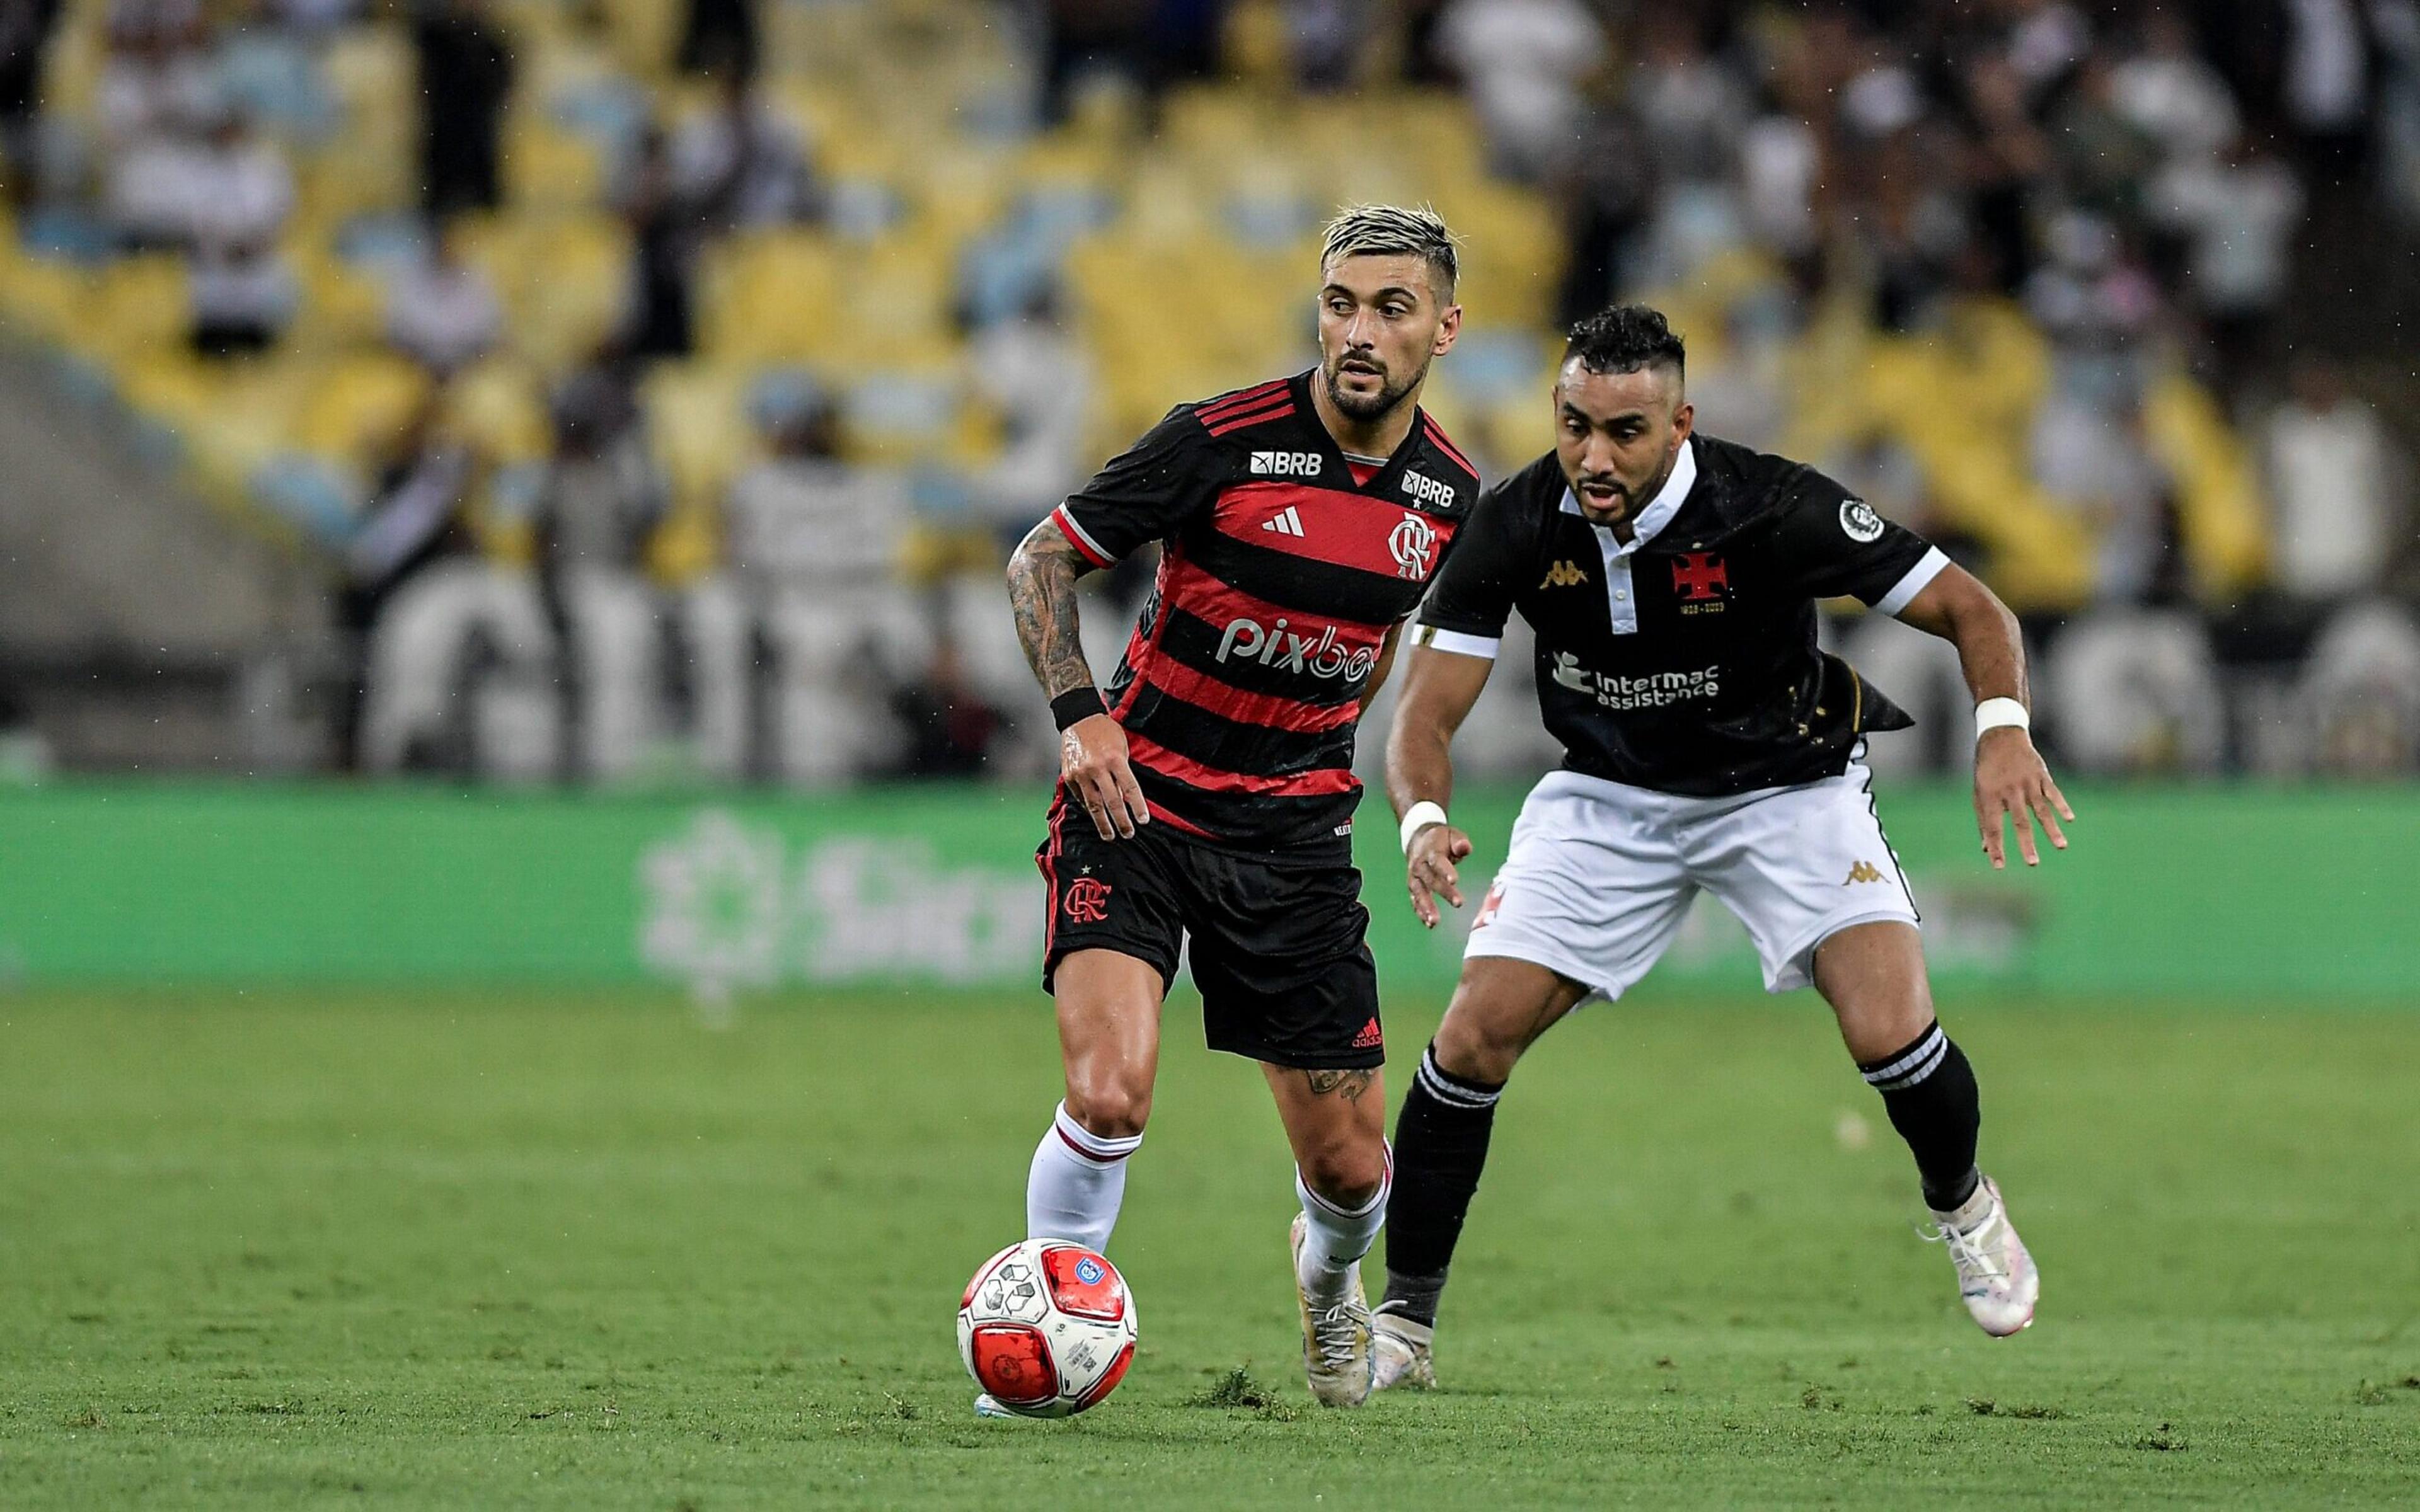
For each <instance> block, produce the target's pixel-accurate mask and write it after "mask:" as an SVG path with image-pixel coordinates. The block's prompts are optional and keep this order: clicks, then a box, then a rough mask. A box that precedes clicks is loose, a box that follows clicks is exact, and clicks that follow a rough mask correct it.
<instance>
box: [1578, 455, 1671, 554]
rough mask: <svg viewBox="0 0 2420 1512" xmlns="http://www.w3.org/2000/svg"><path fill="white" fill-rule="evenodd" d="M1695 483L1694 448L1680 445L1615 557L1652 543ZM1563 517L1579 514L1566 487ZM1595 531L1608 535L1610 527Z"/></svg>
mask: <svg viewBox="0 0 2420 1512" xmlns="http://www.w3.org/2000/svg"><path fill="white" fill-rule="evenodd" d="M1697 482H1698V448H1697V446H1696V444H1695V443H1694V442H1691V441H1683V442H1682V443H1681V455H1679V456H1676V457H1674V458H1673V459H1672V474H1671V476H1669V477H1668V478H1666V479H1665V480H1664V486H1663V487H1661V488H1658V489H1656V490H1655V497H1654V498H1652V499H1651V500H1649V501H1647V507H1646V508H1645V509H1642V510H1640V511H1639V512H1638V519H1637V523H1636V524H1634V525H1633V526H1632V527H1631V536H1630V539H1629V540H1628V541H1627V542H1625V543H1624V544H1623V545H1622V547H1621V551H1620V553H1619V554H1620V555H1622V556H1628V555H1629V554H1630V553H1632V552H1633V551H1636V550H1637V549H1638V548H1640V547H1642V546H1645V545H1646V544H1647V543H1648V542H1650V541H1652V540H1653V539H1655V532H1658V531H1660V530H1662V529H1663V528H1664V527H1665V526H1667V525H1669V524H1671V523H1672V517H1673V516H1675V515H1677V514H1679V513H1680V512H1681V505H1682V503H1683V501H1686V500H1687V499H1688V497H1689V490H1690V489H1691V488H1692V487H1694V486H1696V485H1697ZM1563 513H1564V514H1566V515H1578V514H1579V513H1580V501H1578V500H1577V499H1575V498H1574V497H1573V495H1572V490H1571V489H1570V488H1569V487H1568V486H1566V487H1565V488H1564V489H1563ZM1582 518H1586V516H1582ZM1597 529H1598V530H1601V531H1610V530H1612V529H1613V527H1612V526H1610V525H1599V526H1598V527H1597Z"/></svg>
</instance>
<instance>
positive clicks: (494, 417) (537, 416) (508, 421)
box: [440, 356, 553, 466]
mask: <svg viewBox="0 0 2420 1512" xmlns="http://www.w3.org/2000/svg"><path fill="white" fill-rule="evenodd" d="M440 423H441V424H442V425H443V426H444V427H445V428H446V429H447V430H449V431H451V432H453V433H454V434H457V435H459V436H462V437H464V438H465V439H467V440H469V441H470V442H471V443H472V444H473V446H475V447H476V448H477V449H478V450H479V452H480V454H481V455H483V456H485V457H486V458H488V459H489V461H491V462H494V463H496V464H497V465H499V466H512V465H514V464H517V463H525V462H536V461H540V460H542V459H544V457H545V456H546V455H547V454H548V452H549V451H550V450H551V444H552V440H553V432H552V426H551V423H550V422H549V419H548V416H547V409H546V395H545V392H544V389H543V387H542V385H541V384H540V382H539V380H538V377H537V375H536V374H535V372H533V371H532V370H531V369H530V368H529V367H528V365H527V364H525V363H521V362H520V361H518V360H517V359H514V358H511V357H507V356H491V357H489V358H487V359H485V360H483V361H482V362H480V363H477V364H476V365H475V366H473V367H471V368H469V369H468V370H466V371H464V372H462V373H459V374H458V375H456V376H455V378H454V379H453V381H452V382H450V383H448V384H447V385H446V387H445V394H444V399H443V405H442V410H441V413H440Z"/></svg>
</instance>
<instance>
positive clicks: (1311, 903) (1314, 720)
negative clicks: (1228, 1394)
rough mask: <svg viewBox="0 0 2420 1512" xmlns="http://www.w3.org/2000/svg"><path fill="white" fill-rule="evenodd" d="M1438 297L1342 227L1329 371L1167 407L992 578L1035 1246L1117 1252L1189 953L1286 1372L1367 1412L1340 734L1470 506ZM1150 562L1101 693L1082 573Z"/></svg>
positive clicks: (1379, 1131) (1370, 1160)
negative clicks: (1285, 1233) (1008, 769)
mask: <svg viewBox="0 0 2420 1512" xmlns="http://www.w3.org/2000/svg"><path fill="white" fill-rule="evenodd" d="M1454 274H1455V259H1454V248H1453V241H1452V239H1451V237H1450V234H1449V233H1448V232H1447V230H1446V227H1445V225H1444V224H1443V223H1442V222H1440V221H1439V220H1438V219H1437V218H1436V217H1435V215H1434V214H1432V213H1430V212H1428V211H1426V210H1406V209H1400V208H1393V207H1389V206H1362V207H1358V208H1353V209H1349V210H1346V211H1345V212H1344V213H1343V214H1342V215H1340V216H1339V217H1338V218H1337V219H1336V220H1335V221H1334V222H1333V223H1331V224H1330V225H1329V226H1328V228H1327V234H1326V239H1325V242H1324V244H1323V247H1322V253H1321V259H1320V279H1321V287H1320V292H1319V343H1320V365H1319V366H1318V367H1317V368H1315V369H1313V370H1311V371H1310V372H1306V373H1300V374H1296V375H1295V376H1294V377H1292V378H1278V379H1274V380H1272V381H1270V382H1267V383H1263V384H1260V385H1257V386H1255V387H1253V388H1249V389H1243V390H1239V391H1237V392H1235V393H1228V394H1224V395H1221V396H1219V397H1218V398H1215V399H1210V400H1207V401H1204V402H1202V403H1199V404H1186V405H1179V406H1178V407H1177V408H1176V409H1172V410H1171V411H1169V414H1168V417H1167V418H1166V419H1164V420H1162V421H1161V422H1160V423H1159V424H1158V425H1156V427H1154V428H1153V429H1152V431H1151V432H1150V434H1148V435H1146V436H1145V437H1143V439H1142V440H1140V442H1138V443H1137V444H1136V446H1135V447H1134V448H1133V450H1131V451H1129V452H1127V453H1126V454H1125V455H1122V456H1120V457H1117V458H1116V459H1114V460H1113V461H1111V462H1110V463H1109V465H1108V466H1107V467H1105V468H1104V469H1102V470H1101V472H1100V474H1099V475H1098V476H1097V477H1095V478H1094V480H1093V481H1092V482H1091V483H1090V484H1089V485H1087V486H1085V487H1084V488H1083V489H1081V490H1080V491H1079V492H1078V493H1077V494H1075V495H1074V496H1073V497H1072V498H1070V499H1068V500H1067V501H1066V502H1065V503H1063V504H1062V505H1061V506H1060V507H1059V508H1058V509H1057V510H1055V511H1053V512H1052V514H1051V515H1050V517H1048V518H1047V519H1046V520H1044V521H1043V522H1042V523H1041V524H1040V525H1038V526H1036V527H1035V528H1034V530H1033V532H1032V534H1031V535H1029V536H1027V537H1026V539H1025V541H1024V543H1023V544H1022V545H1021V546H1019V547H1018V548H1017V550H1016V556H1015V558H1014V560H1012V561H1011V563H1009V569H1008V583H1009V594H1010V597H1011V599H1012V601H1013V604H1014V607H1015V609H1016V625H1017V634H1018V637H1019V638H1020V639H1021V640H1023V642H1024V645H1025V652H1026V656H1027V657H1028V658H1029V659H1030V660H1031V661H1032V664H1033V670H1034V674H1035V676H1036V677H1038V678H1039V679H1040V681H1041V683H1042V687H1043V690H1044V691H1045V692H1046V693H1047V694H1048V695H1049V697H1050V701H1051V711H1052V714H1053V716H1054V717H1055V718H1056V719H1057V722H1058V724H1059V727H1060V730H1061V732H1062V734H1061V746H1060V752H1061V778H1060V785H1059V793H1058V797H1057V800H1056V801H1055V802H1054V803H1053V804H1052V805H1051V809H1050V821H1049V822H1050V829H1049V837H1048V839H1047V840H1046V841H1044V843H1043V845H1042V848H1041V851H1040V854H1039V856H1038V860H1039V862H1040V864H1041V868H1042V872H1043V875H1044V876H1045V877H1046V878H1047V881H1048V884H1049V910H1050V913H1049V920H1050V924H1049V935H1048V944H1047V947H1046V950H1045V959H1044V962H1043V985H1044V987H1045V988H1046V989H1048V990H1050V991H1051V992H1053V993H1054V994H1055V995H1056V996H1057V998H1058V1017H1059V1039H1060V1048H1061V1052H1062V1055H1063V1059H1064V1062H1065V1067H1066V1087H1067V1095H1066V1101H1065V1102H1063V1103H1061V1104H1060V1107H1059V1111H1058V1116H1057V1119H1056V1120H1055V1122H1054V1125H1053V1127H1052V1129H1051V1130H1050V1132H1049V1133H1047V1134H1045V1135H1044V1136H1043V1140H1042V1145H1041V1148H1040V1149H1038V1150H1036V1151H1035V1153H1034V1157H1033V1167H1032V1176H1031V1178H1030V1180H1029V1182H1028V1185H1027V1188H1026V1223H1027V1228H1028V1232H1029V1234H1030V1235H1031V1236H1034V1237H1042V1236H1047V1237H1054V1238H1064V1239H1072V1240H1076V1241H1078V1242H1082V1243H1085V1244H1088V1245H1091V1246H1094V1247H1095V1248H1097V1247H1099V1246H1100V1245H1101V1244H1103V1243H1104V1242H1107V1240H1108V1239H1109V1230H1110V1228H1111V1227H1112V1226H1113V1225H1114V1224H1115V1223H1116V1221H1117V1215H1118V1206H1119V1202H1120V1200H1121V1198H1122V1197H1123V1196H1124V1193H1125V1160H1126V1158H1127V1156H1129V1155H1130V1154H1131V1153H1132V1152H1133V1151H1134V1149H1135V1147H1136V1146H1137V1145H1138V1144H1139V1143H1140V1140H1141V1137H1142V1130H1143V1123H1144V1120H1145V1119H1146V1118H1147V1117H1148V1115H1149V1113H1150V1110H1151V1097H1152V1081H1153V1074H1154V1072H1155V1069H1156V1066H1157V1063H1158V1057H1159V1011H1160V1000H1161V998H1162V997H1163V996H1164V995H1166V993H1167V991H1168V987H1169V984H1170V981H1171V979H1172V978H1173V977H1174V975H1175V972H1176V962H1177V954H1178V949H1179V947H1180V945H1187V946H1188V947H1189V955H1190V959H1191V963H1192V970H1193V980H1194V983H1195V985H1196V986H1198V987H1199V988H1200V989H1201V991H1202V1015H1203V1019H1204V1025H1205V1029H1206V1036H1207V1039H1208V1041H1209V1044H1210V1046H1211V1048H1213V1049H1216V1050H1224V1051H1229V1052H1232V1053H1233V1054H1236V1055H1241V1056H1249V1057H1251V1058H1252V1059H1255V1060H1258V1061H1260V1062H1261V1063H1262V1069H1263V1072H1264V1074H1265V1075H1266V1076H1267V1078H1268V1083H1269V1088H1270V1090H1271V1091H1272V1092H1273V1093H1275V1094H1276V1098H1277V1103H1278V1112H1279V1115H1280V1118H1281V1119H1283V1120H1284V1123H1285V1127H1286V1134H1287V1137H1288V1139H1289V1141H1290V1142H1291V1143H1292V1145H1293V1147H1294V1153H1295V1168H1296V1179H1295V1190H1296V1194H1297V1196H1298V1197H1299V1199H1300V1201H1301V1204H1302V1215H1301V1216H1300V1217H1299V1218H1298V1219H1297V1220H1296V1221H1295V1227H1294V1234H1293V1245H1294V1252H1295V1281H1296V1286H1297V1289H1298V1290H1299V1291H1300V1293H1301V1297H1302V1304H1303V1327H1304V1363H1305V1365H1306V1368H1307V1371H1308V1374H1309V1376H1310V1380H1311V1389H1312V1391H1313V1393H1314V1394H1315V1395H1316V1396H1318V1397H1319V1398H1320V1399H1321V1400H1322V1401H1325V1402H1328V1403H1330V1404H1334V1405H1351V1404H1353V1403H1357V1402H1358V1401H1360V1400H1361V1398H1362V1397H1363V1396H1365V1395H1366V1394H1367V1393H1368V1391H1369V1384H1370V1358H1371V1356H1370V1333H1369V1314H1368V1309H1367V1306H1366V1304H1365V1302H1364V1299H1363V1296H1362V1290H1361V1280H1360V1272H1359V1260H1360V1257H1361V1256H1362V1255H1363V1254H1365V1253H1366V1252H1367V1251H1368V1249H1369V1247H1370V1243H1371V1241H1372V1239H1373V1237H1374V1236H1375V1234H1376V1232H1377V1229H1378V1226H1379V1224H1380V1223H1381V1221H1382V1220H1383V1218H1384V1216H1385V1211H1386V1202H1387V1188H1388V1175H1389V1170H1390V1160H1389V1157H1388V1151H1387V1145H1386V1139H1385V1133H1384V1121H1383V1113H1384V1106H1385V1097H1384V1095H1383V1091H1382V1089H1381V1088H1380V1085H1379V1079H1378V1078H1379V1067H1380V1066H1381V1064H1382V1063H1383V1062H1384V1060H1385V1058H1386V1049H1385V1042H1384V1039H1383V1037H1382V1035H1381V1032H1380V1029H1379V1024H1378V991H1377V972H1376V968H1375V966H1374V964H1373V962H1372V960H1371V956H1370V950H1369V947H1368V946H1367V945H1366V944H1364V943H1363V938H1362V936H1363V933H1364V932H1365V930H1366V929H1367V927H1368V924H1369V915H1368V913H1367V912H1366V911H1365V910H1364V909H1363V907H1362V906H1361V901H1360V890H1361V887H1360V873H1359V872H1356V871H1355V870H1354V867H1353V854H1352V822H1353V810H1354V806H1355V803H1356V801H1357V799H1358V797H1359V795H1360V790H1361V785H1360V783H1359V782H1357V781H1356V780H1355V779H1354V777H1353V772H1352V763H1353V734H1354V726H1355V722H1356V720H1357V718H1358V717H1359V715H1360V711H1361V709H1362V707H1363V705H1364V704H1365V702H1367V701H1368V699H1369V697H1370V695H1371V694H1372V693H1373V691H1375V689H1376V688H1377V687H1378V685H1379V683H1380V682H1381V681H1383V680H1384V679H1385V677H1386V675H1387V670H1388V664H1389V662H1390V660H1391V659H1392V656H1393V653H1394V645H1395V636H1396V632H1397V630H1398V628H1399V627H1400V626H1401V625H1402V624H1403V622H1404V619H1405V618H1406V617H1408V616H1409V615H1410V614H1411V613H1412V611H1413V610H1414V609H1416V608H1417V607H1418V606H1419V600H1420V595H1421V594H1422V593H1423V592H1424V591H1425V590H1426V589H1427V586H1428V583H1429V580H1430V579H1431V578H1432V577H1433V576H1435V573H1436V571H1437V568H1438V566H1439V565H1440V564H1441V563H1443V561H1444V560H1445V556H1446V553H1447V552H1448V551H1449V550H1450V548H1451V547H1452V544H1453V538H1454V533H1455V532H1456V531H1457V530H1459V529H1460V528H1461V525H1462V522H1463V520H1464V519H1465V518H1466V517H1467V516H1468V514H1469V511H1470V508H1471V505H1472V504H1473V502H1474V501H1476V500H1477V497H1478V492H1479V478H1478V475H1477V474H1476V473H1475V472H1474V471H1472V468H1471V466H1470V463H1469V462H1468V461H1467V460H1466V459H1465V458H1464V456H1463V455H1462V454H1461V453H1460V452H1458V451H1457V450H1455V448H1454V445H1453V443H1452V442H1451V441H1450V440H1447V439H1446V436H1445V433H1444V431H1442V430H1441V429H1440V428H1438V426H1437V424H1436V423H1435V421H1434V420H1432V419H1430V418H1429V416H1428V415H1427V414H1426V413H1425V412H1424V411H1423V410H1421V409H1420V408H1419V393H1420V387H1421V384H1422V383H1423V382H1424V381H1425V380H1426V378H1427V376H1428V370H1429V364H1430V363H1431V362H1432V361H1434V360H1435V358H1436V357H1438V356H1439V355H1441V354H1443V353H1444V352H1445V351H1446V350H1447V349H1448V348H1450V347H1451V346H1452V345H1453V340H1454V334H1455V332H1456V331H1457V330H1458V328H1459V326H1460V324H1461V316H1462V312H1461V308H1460V307H1459V306H1458V305H1456V304H1455V303H1454V301H1453V293H1454ZM1171 339H1182V336H1181V332H1177V331H1176V330H1175V329H1174V328H1173V327H1171ZM1152 541H1157V542H1159V543H1161V552H1160V559H1159V572H1158V578H1157V580H1156V584H1155V586H1154V588H1153V591H1152V593H1151V595H1150V598H1149V599H1148V601H1147V602H1146V603H1145V605H1144V607H1143V609H1142V613H1141V616H1140V622H1139V623H1138V624H1137V625H1136V626H1135V631H1134V635H1133V638H1132V639H1131V640H1129V641H1128V642H1127V645H1126V650H1125V656H1123V657H1122V658H1121V659H1120V661H1119V664H1118V668H1117V671H1115V672H1114V673H1113V674H1112V675H1111V676H1110V678H1109V684H1108V686H1107V687H1105V688H1104V687H1096V686H1095V685H1094V678H1093V673H1092V671H1091V669H1090V668H1089V667H1087V666H1086V664H1085V661H1084V656H1083V652H1082V650H1081V648H1080V647H1079V645H1078V640H1077V633H1076V579H1077V578H1078V576H1079V575H1081V574H1082V573H1084V572H1087V571H1090V570H1094V569H1098V568H1102V567H1107V566H1109V565H1110V564H1111V563H1114V562H1116V561H1117V560H1118V559H1119V558H1121V557H1123V556H1125V555H1126V554H1127V553H1128V552H1130V551H1133V550H1135V549H1137V548H1140V547H1141V546H1143V545H1144V544H1145V543H1147V542H1152ZM977 1405H978V1407H979V1408H981V1407H983V1406H984V1405H985V1404H984V1403H982V1402H978V1404H977Z"/></svg>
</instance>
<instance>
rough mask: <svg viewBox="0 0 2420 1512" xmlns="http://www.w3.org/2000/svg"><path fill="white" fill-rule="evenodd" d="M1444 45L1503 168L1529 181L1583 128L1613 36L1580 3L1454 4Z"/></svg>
mask: <svg viewBox="0 0 2420 1512" xmlns="http://www.w3.org/2000/svg"><path fill="white" fill-rule="evenodd" d="M1436 47H1437V51H1438V52H1439V54H1441V55H1442V56H1443V57H1444V59H1445V61H1446V62H1447V63H1449V64H1450V65H1451V66H1452V67H1453V69H1454V70H1455V71H1456V72H1457V73H1459V74H1461V76H1462V78H1463V80H1464V82H1465V84H1466V85H1467V86H1468V88H1469V92H1470V101H1471V105H1472V108H1473V109H1475V110H1477V111H1478V112H1479V119H1480V124H1481V127H1482V129H1484V130H1485V131H1486V132H1487V139H1488V145H1489V147H1491V148H1492V149H1493V151H1494V155H1495V159H1496V166H1497V171H1498V172H1500V173H1503V174H1505V175H1506V176H1507V177H1513V178H1518V179H1521V180H1523V181H1529V180H1533V179H1535V178H1537V177H1539V176H1540V175H1541V174H1543V173H1544V172H1545V171H1546V169H1547V168H1549V167H1550V166H1551V165H1552V164H1553V163H1554V162H1555V161H1556V159H1557V158H1558V156H1559V154H1560V153H1561V152H1562V151H1563V150H1564V149H1565V148H1566V147H1568V145H1569V144H1570V141H1571V139H1572V137H1573V136H1574V135H1575V133H1576V132H1577V131H1578V130H1579V125H1580V120H1581V117H1582V116H1583V115H1584V113H1585V110H1584V105H1583V102H1582V100H1581V97H1580V85H1581V82H1582V81H1584V80H1585V79H1587V78H1588V77H1589V76H1590V74H1592V73H1594V72H1595V71H1596V70H1597V69H1598V67H1599V66H1600V65H1601V64H1602V63H1603V62H1604V61H1605V54H1606V37H1605V28H1604V27H1603V26H1602V25H1600V24H1599V23H1598V22H1597V19H1596V17H1595V15H1594V14H1593V13H1592V12H1590V9H1589V8H1588V7H1586V6H1585V5H1582V4H1581V3H1580V0H1453V4H1452V6H1451V8H1450V9H1448V10H1447V11H1446V14H1445V19H1444V20H1443V21H1442V22H1440V23H1438V26H1437V38H1436Z"/></svg>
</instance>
